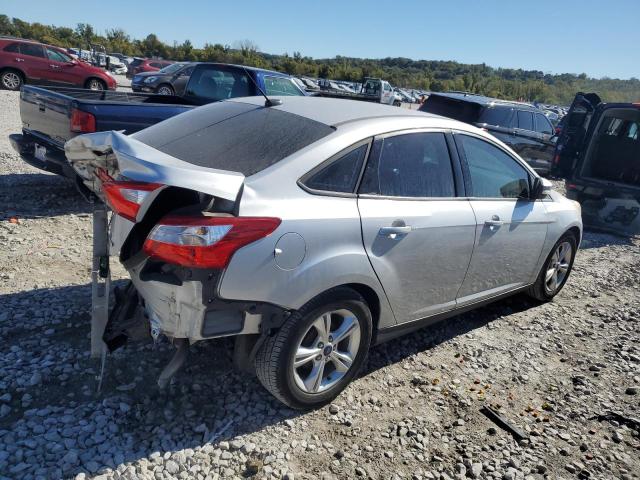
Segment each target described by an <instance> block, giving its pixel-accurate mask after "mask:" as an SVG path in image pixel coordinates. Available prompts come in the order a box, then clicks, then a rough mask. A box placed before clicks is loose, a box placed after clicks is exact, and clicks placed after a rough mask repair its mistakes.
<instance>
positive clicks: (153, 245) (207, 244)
mask: <svg viewBox="0 0 640 480" xmlns="http://www.w3.org/2000/svg"><path fill="white" fill-rule="evenodd" d="M280 222H281V220H280V219H279V218H271V217H205V216H198V217H187V216H167V217H165V218H163V219H162V220H160V222H159V223H158V224H157V225H156V226H155V227H154V228H153V230H151V233H149V236H148V237H147V240H146V241H145V242H144V247H143V250H144V252H145V253H146V254H147V255H149V256H150V257H151V258H153V259H155V260H161V261H164V262H167V263H172V264H175V265H181V266H184V267H193V268H225V267H226V266H227V265H228V264H229V261H230V260H231V257H232V256H233V254H234V253H235V252H236V251H237V250H238V249H240V248H241V247H244V246H245V245H248V244H250V243H253V242H255V241H256V240H259V239H261V238H264V237H266V236H267V235H269V234H271V233H272V232H273V231H274V230H275V229H276V228H278V225H280Z"/></svg>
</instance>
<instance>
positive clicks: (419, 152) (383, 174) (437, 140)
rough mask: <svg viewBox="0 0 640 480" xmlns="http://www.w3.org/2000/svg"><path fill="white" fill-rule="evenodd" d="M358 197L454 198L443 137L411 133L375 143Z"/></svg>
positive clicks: (445, 143) (451, 176) (441, 135)
mask: <svg viewBox="0 0 640 480" xmlns="http://www.w3.org/2000/svg"><path fill="white" fill-rule="evenodd" d="M360 193H367V194H373V195H384V196H391V197H454V196H455V188H454V183H453V171H452V169H451V159H450V158H449V150H448V148H447V142H446V140H445V137H444V134H443V133H411V134H406V135H396V136H393V137H388V138H385V139H383V140H377V141H376V142H375V145H374V149H373V151H372V154H371V156H370V160H369V162H368V164H367V168H366V171H365V174H364V178H363V180H362V186H361V187H360Z"/></svg>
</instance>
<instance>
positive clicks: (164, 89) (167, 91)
mask: <svg viewBox="0 0 640 480" xmlns="http://www.w3.org/2000/svg"><path fill="white" fill-rule="evenodd" d="M158 95H173V92H172V91H171V89H170V88H169V87H160V88H159V89H158Z"/></svg>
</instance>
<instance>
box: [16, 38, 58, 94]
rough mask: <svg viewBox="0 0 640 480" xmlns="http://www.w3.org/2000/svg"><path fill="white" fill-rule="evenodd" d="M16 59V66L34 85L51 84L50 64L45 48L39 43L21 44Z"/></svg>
mask: <svg viewBox="0 0 640 480" xmlns="http://www.w3.org/2000/svg"><path fill="white" fill-rule="evenodd" d="M18 49H19V52H18V53H16V55H15V57H14V61H15V65H16V67H17V68H19V69H20V70H22V71H23V72H24V73H25V75H26V76H27V78H28V79H29V80H31V81H32V82H34V83H45V84H46V83H50V80H49V75H50V71H49V62H48V60H47V59H46V58H45V54H44V48H42V45H39V44H37V43H20V44H19V46H18Z"/></svg>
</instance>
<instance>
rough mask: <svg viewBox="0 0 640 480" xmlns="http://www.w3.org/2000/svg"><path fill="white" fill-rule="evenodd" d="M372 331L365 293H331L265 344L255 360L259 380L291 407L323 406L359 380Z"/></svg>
mask: <svg viewBox="0 0 640 480" xmlns="http://www.w3.org/2000/svg"><path fill="white" fill-rule="evenodd" d="M372 329H373V322H372V317H371V310H370V309H369V307H368V305H367V303H366V301H365V300H364V298H362V296H361V295H360V294H358V293H357V292H356V291H354V290H352V289H350V288H346V287H338V288H334V289H332V290H329V291H328V292H326V293H324V294H322V295H320V296H318V297H316V298H315V299H313V300H311V301H310V302H309V303H307V304H306V305H304V306H303V307H302V308H301V309H300V310H298V311H297V312H296V313H294V314H292V315H291V316H290V317H289V318H288V319H287V321H286V322H285V323H284V325H282V327H281V328H280V330H278V332H277V333H276V334H275V335H273V336H271V337H269V338H268V339H267V340H266V341H265V343H264V344H263V345H262V347H261V348H260V350H259V351H258V353H257V355H256V359H255V367H256V374H257V376H258V379H259V380H260V383H262V385H263V386H264V387H265V388H266V389H267V390H268V391H269V392H270V393H271V394H272V395H273V396H274V397H276V398H277V399H278V400H280V401H281V402H283V403H284V404H286V405H288V406H289V407H291V408H295V409H311V408H317V407H321V406H322V405H325V404H327V403H329V402H331V401H332V400H333V399H334V398H336V397H337V396H338V395H339V394H340V392H342V390H344V388H345V387H346V386H347V385H348V384H349V383H350V382H351V380H353V378H354V377H355V376H356V375H357V373H358V371H359V370H360V368H361V367H362V365H363V363H364V361H365V359H366V356H367V353H368V351H369V346H370V344H371V335H372Z"/></svg>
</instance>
